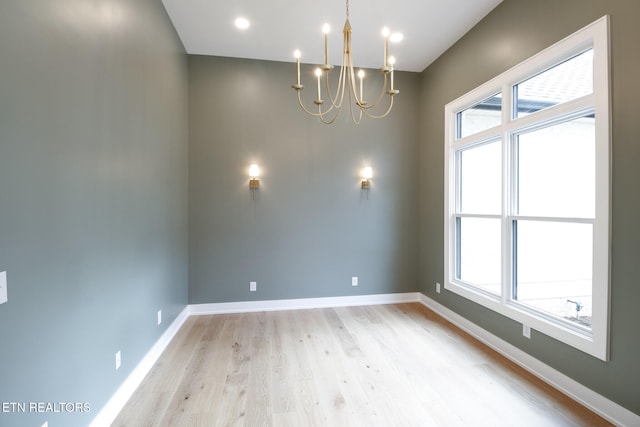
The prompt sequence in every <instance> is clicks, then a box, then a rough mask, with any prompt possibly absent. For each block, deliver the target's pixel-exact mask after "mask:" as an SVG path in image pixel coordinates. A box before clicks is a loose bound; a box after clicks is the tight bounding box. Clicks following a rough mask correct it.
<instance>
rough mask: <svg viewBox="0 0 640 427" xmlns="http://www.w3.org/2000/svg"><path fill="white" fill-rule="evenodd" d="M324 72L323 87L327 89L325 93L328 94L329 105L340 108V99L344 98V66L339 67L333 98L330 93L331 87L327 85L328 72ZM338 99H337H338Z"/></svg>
mask: <svg viewBox="0 0 640 427" xmlns="http://www.w3.org/2000/svg"><path fill="white" fill-rule="evenodd" d="M325 74H326V79H325V87H326V89H327V94H328V96H329V100H330V101H331V105H333V106H334V107H335V108H338V109H340V108H342V101H343V100H344V89H342V85H343V75H344V67H340V76H339V77H338V88H337V90H336V96H335V98H334V96H333V95H332V94H331V88H330V87H329V72H328V71H327V72H326V73H325ZM341 89H342V94H341V92H340V91H341ZM338 99H339V101H338Z"/></svg>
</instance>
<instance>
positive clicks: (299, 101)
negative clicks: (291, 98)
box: [296, 90, 333, 117]
mask: <svg viewBox="0 0 640 427" xmlns="http://www.w3.org/2000/svg"><path fill="white" fill-rule="evenodd" d="M296 92H298V104H300V108H302V109H303V110H304V112H305V113H307V114H308V115H310V116H314V117H322V116H323V115H325V114H327V113H328V112H330V111H331V110H333V107H331V108H329V109H328V110H327V111H325V112H320V113H314V112H313V111H309V110H308V109H307V107H305V106H304V104H303V103H302V98H301V97H300V90H296ZM318 109H320V105H318Z"/></svg>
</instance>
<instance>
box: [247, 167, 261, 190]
mask: <svg viewBox="0 0 640 427" xmlns="http://www.w3.org/2000/svg"><path fill="white" fill-rule="evenodd" d="M259 176H260V168H259V167H258V165H256V164H255V163H254V164H252V165H251V166H249V177H250V178H251V179H249V189H250V190H251V198H252V199H255V198H256V190H257V189H258V188H260V180H259V179H258V177H259Z"/></svg>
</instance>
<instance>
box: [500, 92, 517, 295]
mask: <svg viewBox="0 0 640 427" xmlns="http://www.w3.org/2000/svg"><path fill="white" fill-rule="evenodd" d="M513 99H514V97H513V92H512V86H511V85H510V84H505V85H504V86H503V87H502V102H503V106H502V123H503V126H502V129H503V132H502V224H501V225H502V227H501V230H502V239H501V242H502V250H501V265H502V292H501V295H502V303H503V304H505V303H507V302H508V301H509V300H510V299H511V289H512V286H511V272H512V265H511V250H512V249H511V247H512V245H511V231H510V226H509V224H510V219H509V217H510V215H511V213H512V203H513V202H512V200H513V194H512V192H513V185H512V177H511V173H512V172H511V171H512V169H513V161H512V154H511V152H512V144H511V142H510V139H511V136H510V133H509V131H508V128H509V124H510V123H511V121H512V120H513V114H514V113H513V111H514V106H513Z"/></svg>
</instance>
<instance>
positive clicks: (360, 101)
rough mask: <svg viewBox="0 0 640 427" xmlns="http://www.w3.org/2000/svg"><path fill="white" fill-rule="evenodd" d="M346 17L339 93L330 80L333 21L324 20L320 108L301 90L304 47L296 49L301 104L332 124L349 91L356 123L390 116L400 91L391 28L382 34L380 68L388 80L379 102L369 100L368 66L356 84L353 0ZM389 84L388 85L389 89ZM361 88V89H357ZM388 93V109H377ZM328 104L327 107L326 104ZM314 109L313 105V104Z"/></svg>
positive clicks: (317, 75)
mask: <svg viewBox="0 0 640 427" xmlns="http://www.w3.org/2000/svg"><path fill="white" fill-rule="evenodd" d="M346 15H347V18H346V21H345V23H344V29H343V31H342V32H343V35H344V43H343V50H342V65H341V66H340V74H339V77H338V85H337V88H336V91H335V94H333V93H332V91H331V88H330V81H329V73H330V72H331V70H332V69H333V68H334V67H333V65H330V64H329V47H328V39H329V25H328V24H324V27H323V32H324V64H322V65H320V66H318V67H317V68H316V69H315V75H316V77H317V79H318V98H317V99H316V100H315V101H313V102H314V104H315V105H316V107H317V112H315V111H311V110H310V109H308V108H307V107H305V105H304V104H303V102H302V98H301V92H302V89H304V85H302V84H301V83H300V57H301V54H300V51H299V50H296V51H295V52H294V56H295V58H296V66H297V71H298V79H297V82H296V84H294V85H292V86H291V87H292V88H293V89H295V91H296V93H297V94H298V103H299V104H300V107H301V108H302V109H303V110H304V111H305V112H306V113H307V114H309V115H311V116H314V117H318V118H319V119H320V121H322V123H325V124H331V123H333V122H334V121H335V120H336V118H337V117H338V115H339V114H340V112H341V111H342V106H343V101H344V99H345V96H344V95H345V91H346V92H347V94H348V98H349V99H348V103H349V110H350V112H351V119H352V120H353V122H354V123H355V124H359V123H360V121H361V120H362V118H363V117H364V116H367V117H371V118H374V119H381V118H383V117H386V116H387V115H388V114H389V112H390V111H391V109H392V108H393V97H394V95H397V94H398V93H399V92H400V91H399V90H397V89H394V87H393V83H394V82H393V66H394V65H395V58H394V57H393V56H389V29H388V28H386V27H385V28H384V29H383V30H382V35H383V38H384V56H383V58H384V61H383V65H382V67H381V68H380V72H381V73H382V74H383V76H384V80H383V82H382V88H381V90H380V94H379V95H378V97H377V99H376V100H375V102H372V103H370V102H367V101H365V99H364V95H363V86H364V77H365V73H364V70H362V69H361V70H359V71H358V73H357V76H358V79H359V83H360V84H359V87H358V88H356V73H355V71H354V69H353V55H352V50H351V24H350V23H349V0H346ZM323 75H324V86H325V92H326V94H327V96H328V100H327V101H328V102H327V104H326V106H325V100H324V99H322V85H321V80H322V76H323ZM387 85H388V87H389V88H388V89H387ZM357 89H359V90H357ZM385 94H386V95H388V96H389V97H388V106H387V109H386V111H384V112H383V113H381V114H380V113H378V114H376V113H374V109H375V110H376V111H380V110H381V108H377V109H376V107H377V106H378V105H379V104H380V103H381V101H382V100H383V98H385ZM323 107H324V108H323ZM312 110H313V108H312Z"/></svg>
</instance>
